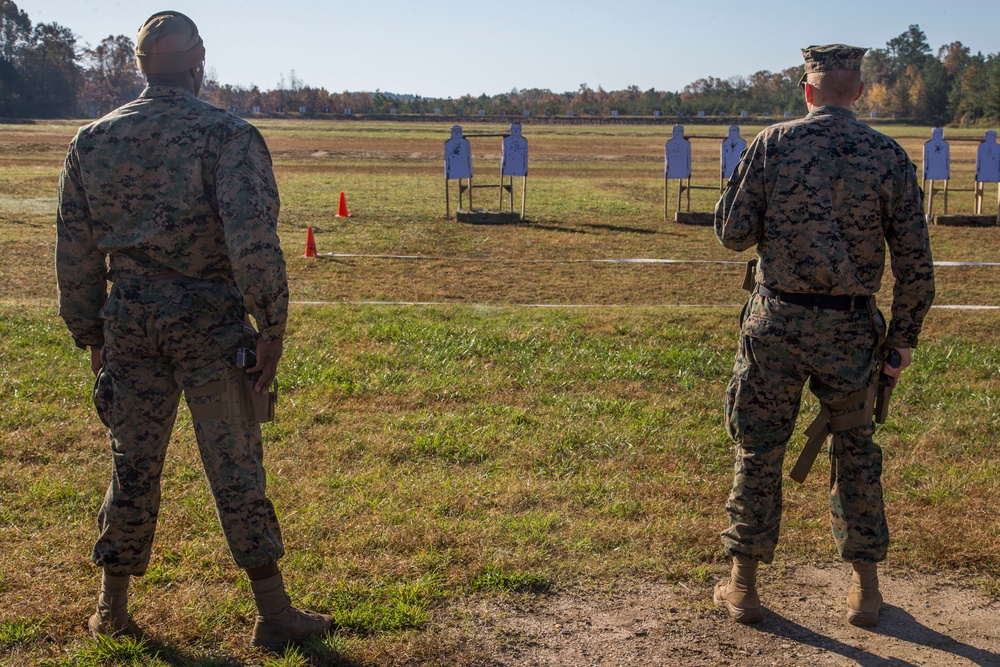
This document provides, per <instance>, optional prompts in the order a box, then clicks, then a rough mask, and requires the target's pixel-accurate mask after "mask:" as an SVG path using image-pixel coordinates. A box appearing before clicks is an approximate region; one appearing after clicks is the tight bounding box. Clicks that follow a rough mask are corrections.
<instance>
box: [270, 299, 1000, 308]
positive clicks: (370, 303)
mask: <svg viewBox="0 0 1000 667" xmlns="http://www.w3.org/2000/svg"><path fill="white" fill-rule="evenodd" d="M289 303H290V304H291V305H293V306H466V307H469V306H473V307H476V308H484V307H485V308H581V309H584V308H726V309H735V308H742V307H743V304H742V303H737V304H727V303H658V304H634V303H482V302H480V301H475V302H469V301H291V302H289ZM931 308H939V309H941V310H1000V306H976V305H941V306H938V305H932V306H931Z"/></svg>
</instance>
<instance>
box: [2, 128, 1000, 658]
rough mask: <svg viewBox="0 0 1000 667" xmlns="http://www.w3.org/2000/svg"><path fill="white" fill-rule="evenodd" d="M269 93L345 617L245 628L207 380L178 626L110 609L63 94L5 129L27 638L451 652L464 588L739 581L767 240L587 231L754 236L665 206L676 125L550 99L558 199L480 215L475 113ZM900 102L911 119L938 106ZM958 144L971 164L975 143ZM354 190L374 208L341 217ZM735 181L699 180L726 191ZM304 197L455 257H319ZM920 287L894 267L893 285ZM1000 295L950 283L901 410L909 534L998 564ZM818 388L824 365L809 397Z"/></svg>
mask: <svg viewBox="0 0 1000 667" xmlns="http://www.w3.org/2000/svg"><path fill="white" fill-rule="evenodd" d="M261 125H262V127H263V129H264V132H265V134H266V135H267V136H268V139H269V141H270V142H271V145H272V149H273V153H274V155H275V161H276V165H277V172H278V178H279V181H280V185H281V190H282V200H283V209H282V218H281V221H280V225H279V229H280V232H281V235H282V238H283V242H284V245H285V250H286V255H287V257H288V265H289V274H290V279H291V285H292V296H293V300H295V301H297V302H302V301H322V302H326V305H302V304H299V305H293V307H292V309H291V313H290V321H289V330H288V339H287V343H286V348H285V350H286V351H285V356H284V357H283V360H282V366H281V370H280V381H281V386H282V389H281V399H280V404H279V417H278V420H277V421H275V422H273V423H271V424H268V425H266V426H265V429H264V432H265V441H266V452H267V453H266V465H267V468H268V490H269V495H270V497H271V498H272V499H273V500H274V502H275V505H276V508H277V511H278V513H279V516H280V519H281V522H282V528H283V532H284V536H285V541H286V547H287V550H288V555H287V557H286V558H285V559H284V561H283V562H282V565H283V569H284V572H285V577H286V581H287V583H288V587H289V591H290V593H291V595H292V597H293V599H294V600H295V602H296V603H300V604H303V605H307V606H312V607H314V608H315V609H317V610H320V611H323V612H326V613H330V614H332V615H333V616H334V617H335V618H336V631H335V632H334V633H333V634H331V635H330V636H328V637H326V638H325V639H323V640H317V641H316V642H313V643H310V644H309V645H307V646H304V647H301V648H300V649H296V650H290V651H286V652H284V653H282V654H279V655H270V654H264V653H263V652H258V651H254V650H252V649H250V648H248V647H247V645H246V643H247V638H248V637H249V633H250V631H251V627H252V621H253V605H252V602H251V601H250V594H249V587H248V584H247V583H246V580H245V577H244V576H243V575H242V573H240V572H239V571H238V570H236V568H235V566H234V565H233V564H232V561H231V558H230V556H229V554H228V551H227V549H226V545H225V543H224V541H223V539H222V536H221V533H220V530H219V527H218V522H217V519H216V517H215V512H214V508H213V507H212V501H211V494H210V492H209V489H208V485H207V482H206V481H205V479H204V474H203V472H202V469H201V463H200V460H199V456H198V452H197V447H196V445H195V442H194V435H193V430H192V426H191V422H190V418H189V415H188V413H187V411H186V409H185V408H181V410H180V413H179V418H178V422H177V426H176V429H175V434H174V438H173V441H172V443H171V449H170V452H169V454H168V460H167V463H166V467H165V470H164V474H163V485H162V487H163V488H162V492H163V503H162V507H161V515H160V519H159V523H158V531H157V540H156V543H155V545H154V553H153V559H152V562H151V563H150V568H149V571H148V573H147V575H146V576H145V577H144V578H142V579H141V580H139V581H138V582H137V583H136V585H135V586H134V587H133V595H132V609H133V613H134V614H135V617H136V620H137V621H138V622H139V624H140V625H141V626H143V627H144V628H145V629H146V630H147V631H148V632H149V634H150V637H149V640H148V642H147V643H145V644H141V645H140V644H136V643H131V644H129V643H128V642H115V643H96V644H95V643H94V642H92V641H91V640H89V639H88V638H87V637H86V636H85V632H84V630H83V627H82V624H83V621H84V619H86V617H87V616H88V615H89V614H90V613H92V611H93V604H94V598H95V595H96V591H97V586H98V575H97V573H96V572H95V571H94V569H93V568H92V567H91V566H90V564H89V562H88V560H87V558H88V554H89V549H90V547H91V545H92V542H93V539H94V537H95V529H94V516H95V514H96V511H97V508H98V507H99V505H100V502H101V499H102V497H103V494H104V490H105V488H106V486H107V483H108V478H107V475H108V457H109V453H108V440H107V435H106V433H105V432H104V429H103V428H102V427H101V425H100V423H99V421H98V420H97V418H96V415H95V414H94V412H93V408H92V406H91V404H90V391H91V386H92V377H91V375H90V371H89V364H88V363H87V360H86V358H85V355H84V354H83V353H81V352H80V351H78V350H76V349H75V348H74V347H73V345H72V343H71V341H70V339H69V335H68V333H66V331H65V329H64V327H63V325H62V322H61V321H60V319H59V318H58V315H57V311H56V303H55V295H56V290H55V285H54V280H53V275H52V253H53V243H54V232H53V216H52V211H51V209H50V208H49V206H50V205H51V204H52V203H54V199H53V197H54V187H55V178H56V177H57V174H58V170H59V165H60V163H61V160H62V154H63V152H64V150H65V143H66V142H68V140H69V138H70V136H71V135H72V132H73V130H74V125H73V124H72V123H52V124H39V125H37V126H18V127H17V129H16V130H9V131H8V130H4V131H5V132H8V133H11V134H12V135H13V138H11V139H10V140H9V141H8V142H7V143H3V142H0V248H2V249H3V251H4V259H3V260H2V261H0V360H2V361H0V398H2V400H3V405H4V409H3V410H2V411H0V526H2V529H0V553H3V554H4V569H3V571H2V573H0V663H2V664H4V665H7V664H10V665H12V666H17V667H20V666H22V665H37V664H48V665H53V666H54V665H58V666H60V667H62V666H67V667H69V666H71V665H92V664H93V665H96V664H135V665H160V664H171V665H175V664H176V665H198V666H206V667H207V666H208V665H226V666H227V667H228V666H230V665H236V664H250V665H306V664H309V665H326V664H331V665H332V664H353V665H387V664H395V665H404V664H405V665H410V664H442V663H443V661H446V660H447V659H448V658H449V656H451V655H453V652H455V651H459V649H460V647H457V646H454V645H451V644H448V643H447V642H444V643H441V642H440V636H439V635H438V634H436V633H435V628H437V627H440V623H441V622H442V621H441V619H440V615H441V614H447V613H448V609H450V605H452V604H461V603H463V602H466V601H471V600H477V599H491V598H495V597H502V596H509V595H524V596H531V595H538V594H545V593H548V592H553V591H558V590H560V589H561V588H566V587H576V588H586V587H588V586H599V585H601V584H602V582H607V581H609V580H616V581H635V580H646V579H650V578H659V579H665V580H667V581H676V582H680V583H684V584H685V585H688V586H694V587H706V586H708V585H710V583H711V581H712V579H713V577H714V574H715V573H717V572H718V571H719V565H718V564H719V563H720V561H721V560H722V553H721V548H720V543H719V539H718V533H719V532H720V531H721V530H722V529H723V528H724V526H725V521H726V518H725V512H724V510H723V506H724V501H725V497H726V494H727V493H728V488H729V484H730V483H731V478H732V450H731V445H730V443H729V441H728V438H727V437H726V435H725V431H724V428H723V425H722V403H723V398H724V392H725V385H726V382H727V381H728V378H729V374H730V371H731V368H732V363H733V357H734V354H735V343H736V334H737V319H738V314H739V305H740V303H741V301H742V300H743V298H744V293H743V292H742V291H741V290H740V289H739V282H740V278H741V276H742V268H741V267H740V266H739V265H738V264H735V263H734V264H708V265H704V264H679V265H672V264H600V263H593V262H584V261H580V260H592V259H600V258H608V257H656V258H672V259H699V260H732V261H734V262H737V261H739V260H740V258H741V256H740V255H734V254H732V253H729V252H728V251H726V250H725V249H723V248H722V247H721V246H720V245H719V244H718V242H717V241H716V240H715V238H714V235H713V234H712V231H711V230H710V229H708V228H703V227H689V226H684V225H676V224H673V223H664V222H663V221H662V215H663V202H662V187H663V183H662V149H663V141H665V139H666V138H667V137H666V135H667V134H668V132H667V131H666V129H665V128H653V127H639V128H635V127H629V126H617V127H615V126H608V127H603V126H602V127H586V126H582V127H569V126H551V127H549V126H535V125H531V126H526V129H525V135H526V136H527V137H528V139H529V142H531V147H532V160H533V162H532V175H531V178H530V180H529V185H528V187H529V190H528V192H529V196H528V210H529V217H530V219H531V222H530V223H526V224H520V225H502V226H480V225H466V224H459V223H456V222H454V221H446V220H444V219H443V215H444V203H443V201H442V200H443V194H444V193H443V192H442V189H443V183H442V180H443V179H442V178H441V169H440V167H441V165H440V151H441V146H442V142H443V140H444V138H446V137H447V127H446V126H441V125H435V124H421V123H398V124H396V123H387V124H384V125H378V124H371V123H369V124H360V123H338V122H306V121H295V122H288V121H275V120H267V121H263V122H262V123H261ZM891 131H893V132H897V131H898V132H900V133H901V134H900V136H904V137H909V138H907V139H905V140H904V142H905V143H906V145H907V146H908V147H911V148H912V147H917V148H919V146H921V145H922V142H923V141H924V140H926V139H925V138H924V137H925V135H926V136H929V128H916V129H914V128H891ZM692 132H694V133H696V134H699V135H700V134H705V135H706V136H708V137H709V138H706V139H696V140H694V141H695V147H696V150H699V151H700V152H701V155H702V157H701V159H700V161H696V169H697V170H698V173H699V174H700V176H699V178H701V179H702V181H703V182H707V183H710V182H712V179H713V178H715V176H713V173H712V171H713V169H714V167H713V166H712V159H713V158H712V156H714V155H715V154H716V151H717V138H716V135H715V134H712V133H716V132H717V133H718V135H717V136H718V137H722V136H724V133H725V128H724V127H723V126H719V127H714V126H713V127H705V128H701V127H695V126H692ZM748 132H749V131H747V132H745V133H744V134H748ZM949 132H950V130H949ZM366 150H367V153H366V152H364V151H366ZM477 150H478V151H479V152H478V153H477V160H483V161H484V163H486V162H489V160H491V159H493V157H490V156H488V155H486V153H487V152H489V151H492V150H494V148H490V147H488V146H487V147H485V148H483V149H477ZM594 156H597V157H594ZM494 157H495V156H494ZM953 158H955V159H956V165H957V167H956V168H957V169H959V170H968V169H970V167H969V164H968V161H967V159H966V158H967V156H964V154H963V153H962V151H957V150H956V151H955V152H954V153H953ZM963 173H964V172H963ZM341 190H344V191H345V192H346V193H347V197H348V204H349V207H350V208H351V212H352V214H353V217H352V218H349V219H346V220H345V219H337V218H334V217H333V214H334V213H335V211H336V205H337V197H338V195H339V192H340V191H341ZM713 197H714V194H713V193H712V192H710V191H697V193H696V196H695V203H696V208H698V209H701V210H709V209H710V208H711V205H712V203H713ZM960 203H961V202H958V203H956V206H958V205H959V204H960ZM961 205H963V206H964V205H965V204H961ZM306 225H312V226H314V229H315V231H316V237H317V243H318V244H319V246H320V252H337V253H353V254H363V255H374V254H404V255H422V256H426V257H434V258H437V259H427V260H389V259H376V258H321V259H319V260H306V259H303V258H301V257H300V256H299V255H300V254H301V250H302V246H303V244H304V229H305V226H306ZM998 237H1000V228H981V229H971V228H957V227H938V228H934V229H932V243H933V246H934V251H935V258H936V259H938V260H954V261H994V262H995V261H998V259H1000V250H998V248H1000V244H998V241H1000V238H998ZM456 258H461V261H458V260H457V259H456ZM536 260H545V261H542V262H540V261H536ZM550 260H557V261H550ZM890 288H891V276H889V275H887V281H886V285H885V287H884V292H883V294H882V295H880V300H881V301H882V302H883V305H885V303H886V300H887V299H888V298H889V297H888V296H887V293H886V291H885V290H889V289H890ZM938 288H939V289H938V293H939V303H967V304H988V305H998V304H1000V272H998V271H997V270H996V269H995V268H967V267H954V268H951V267H947V268H941V269H940V270H939V272H938ZM362 301H424V302H433V303H437V304H440V305H431V306H373V305H361V303H360V302H362ZM518 304H562V305H573V304H586V305H588V306H590V307H587V308H568V307H567V308H561V307H521V306H519V305H518ZM677 304H693V305H689V306H688V307H678V306H677ZM998 324H1000V313H998V312H997V311H951V310H934V311H932V312H931V314H930V315H929V316H928V319H927V323H926V327H925V331H924V334H923V336H922V340H921V344H920V346H919V348H917V350H916V351H915V357H914V359H915V364H914V366H913V367H912V369H910V370H909V371H907V374H906V375H905V378H904V381H903V382H902V383H901V385H900V387H899V389H898V390H897V392H896V393H895V394H894V396H893V404H892V407H891V416H890V421H889V423H888V424H886V425H885V426H883V427H881V428H880V430H879V433H878V436H877V438H878V440H879V442H880V443H881V444H882V445H883V446H884V449H885V487H886V493H887V501H888V508H889V521H890V528H891V530H892V534H893V544H892V553H891V556H890V559H891V561H892V562H893V563H895V564H897V565H900V566H905V567H910V568H913V569H915V570H918V571H920V570H927V571H935V572H947V573H949V574H951V575H954V576H956V577H962V578H965V579H966V580H967V581H970V582H975V583H977V584H978V585H979V586H980V587H981V588H982V589H983V590H984V591H986V592H988V593H989V594H991V595H996V594H997V589H996V586H995V583H991V582H995V580H996V577H997V576H998V575H1000V555H998V554H997V552H996V549H995V548H993V545H995V544H996V543H997V540H998V538H1000V534H998V533H1000V524H998V522H997V521H996V518H995V516H994V515H995V514H996V513H995V512H990V511H989V508H992V507H995V505H996V502H995V498H996V497H997V496H998V494H1000V488H998V484H1000V482H998V481H997V480H998V479H1000V475H998V473H1000V469H998V468H1000V464H997V463H996V462H995V459H996V457H995V456H994V450H995V443H996V436H995V433H994V429H995V424H996V423H998V422H1000V419H998V415H997V412H998V408H997V406H998V404H1000V380H998V378H1000V336H998V334H997V331H998ZM816 409H817V405H816V403H815V401H814V400H813V399H812V398H810V397H807V398H806V400H805V404H804V407H803V419H802V421H803V422H807V421H808V418H809V417H810V416H811V415H812V414H814V413H815V411H816ZM803 427H804V423H803V424H800V426H799V428H798V429H797V431H796V435H795V437H794V438H793V441H792V444H791V446H790V449H789V458H792V457H794V456H795V455H796V454H797V451H798V449H799V447H800V446H801V443H802V441H803V438H802V435H801V430H802V428H803ZM820 459H821V460H820V461H819V462H818V463H817V466H816V469H815V470H814V471H813V472H812V473H811V475H810V478H809V481H808V482H807V483H806V484H805V485H804V486H801V487H800V486H798V485H795V484H792V483H788V484H787V485H786V487H785V499H786V521H785V525H784V526H783V533H782V542H781V546H780V551H781V553H780V554H779V558H780V559H782V560H783V561H785V562H795V561H799V562H802V561H807V562H808V561H816V562H829V561H832V560H834V559H835V554H834V549H833V545H832V541H831V539H830V537H829V523H828V519H827V516H828V509H827V506H826V504H827V498H826V492H825V489H824V486H825V484H824V480H825V478H826V475H827V471H826V466H827V465H828V464H827V463H826V462H825V460H823V459H824V457H820Z"/></svg>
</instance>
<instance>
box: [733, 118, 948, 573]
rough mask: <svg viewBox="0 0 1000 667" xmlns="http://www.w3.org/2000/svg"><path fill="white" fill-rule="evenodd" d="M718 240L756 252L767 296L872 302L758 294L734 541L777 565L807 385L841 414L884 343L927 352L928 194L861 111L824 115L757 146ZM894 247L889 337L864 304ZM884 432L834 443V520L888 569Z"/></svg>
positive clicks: (736, 184)
mask: <svg viewBox="0 0 1000 667" xmlns="http://www.w3.org/2000/svg"><path fill="white" fill-rule="evenodd" d="M715 231H716V235H717V236H718V237H719V240H720V241H721V242H722V244H723V245H724V246H725V247H727V248H730V249H732V250H737V251H742V250H746V249H748V248H751V247H753V246H757V254H758V262H759V263H758V266H757V270H756V283H757V285H758V286H763V288H764V289H767V288H770V289H771V290H775V291H780V292H782V293H795V294H797V295H801V294H807V295H846V296H848V297H850V296H858V297H862V298H861V299H859V300H858V302H859V303H860V304H861V306H860V307H855V308H853V309H852V308H847V309H844V310H837V309H829V308H824V307H809V306H803V305H796V304H794V303H789V302H788V301H786V300H782V299H780V298H772V297H766V296H763V295H762V294H759V293H756V292H755V293H754V294H753V295H752V296H751V298H750V300H749V302H748V303H747V305H746V306H745V307H744V311H743V316H742V321H741V338H740V346H739V352H738V354H737V358H736V364H735V366H734V369H733V378H732V380H731V381H730V383H729V387H728V391H727V403H726V426H727V430H728V432H729V435H730V436H731V437H732V438H733V440H734V441H735V442H736V466H735V479H734V482H733V488H732V492H731V494H730V496H729V500H728V502H727V506H726V509H727V512H728V514H729V518H730V526H729V528H728V529H727V530H726V531H725V532H724V533H723V534H722V538H723V544H724V546H725V548H726V550H727V552H728V553H729V554H730V555H731V556H742V557H746V558H751V559H753V560H756V561H763V562H771V560H772V558H773V556H774V549H775V546H776V545H777V541H778V531H779V525H780V522H781V467H782V460H783V458H784V453H785V447H786V445H787V443H788V440H789V438H790V437H791V435H792V431H793V429H794V426H795V420H796V417H797V416H798V411H799V402H800V399H801V394H802V390H803V388H804V386H805V382H806V380H807V379H808V380H809V388H810V391H812V392H813V394H815V395H816V396H817V397H818V398H819V399H820V400H821V401H823V402H825V403H827V404H830V403H834V404H835V403H837V402H838V401H841V400H843V399H844V398H845V397H846V396H847V395H848V394H851V393H852V392H855V391H858V390H861V389H864V388H865V387H867V386H868V385H869V384H870V383H871V382H872V381H873V379H874V378H875V375H876V373H878V371H879V369H880V366H881V360H880V358H879V347H880V344H881V343H883V342H885V343H886V344H887V345H888V346H892V347H899V348H907V347H914V346H916V344H917V336H918V334H919V332H920V328H921V325H922V322H923V318H924V315H925V314H926V313H927V310H928V308H930V305H931V301H932V299H933V296H934V272H933V263H932V261H931V252H930V244H929V240H928V233H927V226H926V222H925V220H924V214H923V194H922V193H921V191H920V187H919V184H918V181H917V177H916V172H915V170H914V167H913V165H912V164H911V163H910V161H909V159H908V158H907V156H906V153H905V152H904V151H903V149H902V148H901V147H900V146H899V145H898V144H897V143H896V142H895V141H893V140H892V139H890V138H889V137H886V136H885V135H882V134H880V133H879V132H876V131H874V130H873V129H871V128H870V127H868V126H867V125H865V124H863V123H861V122H859V121H858V120H857V119H856V117H855V115H854V114H853V112H851V111H850V110H848V109H844V108H841V107H834V106H825V107H819V108H816V109H814V110H813V111H812V112H811V113H809V114H808V115H807V116H806V117H805V118H803V119H800V120H795V121H790V122H786V123H780V124H778V125H774V126H771V127H769V128H767V129H765V130H764V131H762V132H761V133H760V134H759V135H758V136H757V137H756V139H755V140H754V141H753V143H752V144H751V145H750V147H749V148H748V149H747V151H746V153H745V154H744V156H743V158H742V159H741V161H740V164H739V166H738V167H737V169H736V172H735V173H734V175H733V178H732V180H731V181H730V183H729V186H728V187H727V189H726V191H725V192H724V194H723V196H722V198H721V200H720V201H719V204H718V206H717V208H716V213H715ZM886 244H888V246H889V250H890V253H891V257H892V271H893V274H894V276H895V279H896V282H895V287H894V291H893V301H892V319H891V323H890V324H889V326H888V331H886V330H885V325H884V320H882V316H881V313H879V312H877V311H876V310H875V309H874V307H873V306H872V307H869V308H866V307H864V304H865V303H867V302H868V300H866V299H864V298H863V297H866V296H868V295H873V294H875V293H876V292H877V291H878V289H879V286H880V284H881V280H882V274H883V271H884V269H885V246H886ZM758 289H761V287H758ZM842 412H843V411H841V413H842ZM836 414H837V411H834V415H836ZM874 430H875V429H874V425H872V424H870V423H869V424H867V425H864V426H860V427H856V428H852V429H849V430H847V431H843V432H841V433H840V434H838V437H834V438H833V444H832V445H831V450H830V461H831V473H830V511H831V515H832V525H833V533H834V538H835V540H836V543H837V547H838V549H839V552H840V555H841V557H842V558H844V559H845V560H860V561H868V562H877V561H880V560H882V559H884V558H885V554H886V550H887V547H888V541H889V535H888V528H887V526H886V520H885V512H884V509H883V503H882V487H881V472H882V452H881V449H880V448H879V447H878V446H877V445H876V444H875V443H874V442H873V441H872V435H873V433H874Z"/></svg>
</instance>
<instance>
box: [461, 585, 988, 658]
mask: <svg viewBox="0 0 1000 667" xmlns="http://www.w3.org/2000/svg"><path fill="white" fill-rule="evenodd" d="M767 569H769V570H771V571H770V572H766V571H764V570H762V577H761V583H760V592H761V597H762V599H763V600H764V604H765V606H766V607H767V611H766V612H765V616H764V620H763V621H762V622H761V623H760V624H758V625H757V626H753V627H745V626H740V625H738V624H735V623H732V622H731V621H730V620H729V618H728V616H726V615H725V614H724V613H723V612H721V611H719V610H716V609H714V608H713V607H712V606H711V599H710V598H711V590H710V588H709V586H708V585H705V586H703V587H701V586H700V587H698V588H697V589H685V588H683V587H680V586H676V585H668V584H662V583H651V584H646V585H641V586H636V587H632V588H627V589H623V590H616V591H612V592H605V593H587V594H582V593H580V592H576V591H563V592H559V593H555V594H551V595H541V596H532V597H530V598H518V599H517V600H511V601H508V602H499V603H498V602H490V603H481V604H477V605H474V606H472V607H467V608H465V609H462V610H451V612H454V615H452V613H448V614H447V615H448V616H451V617H452V618H460V619H462V620H459V621H457V622H456V624H455V625H453V626H452V627H451V632H454V633H456V634H459V635H461V636H462V637H463V638H464V642H463V643H466V646H469V645H470V644H471V645H473V646H475V647H476V649H478V650H476V651H475V653H477V654H478V656H477V657H479V659H480V660H482V661H483V662H484V663H486V664H493V665H498V666H499V665H504V666H509V667H515V666H516V667H527V666H532V665H573V666H583V665H619V666H636V667H638V666H642V667H647V666H654V665H685V666H691V667H698V666H701V665H741V666H742V665H746V666H748V667H756V666H758V665H760V666H763V665H861V666H862V667H883V666H884V667H907V666H910V665H914V666H915V665H921V666H937V665H940V666H942V667H943V666H949V667H951V666H961V665H991V666H1000V602H998V601H995V600H992V599H990V598H989V597H988V596H985V595H983V594H982V593H980V592H979V591H978V590H976V589H974V588H971V587H968V586H961V585H958V584H955V583H953V582H950V581H948V580H947V579H945V578H942V577H933V576H923V575H921V576H911V575H909V574H907V573H906V572H900V571H895V572H893V571H888V572H882V573H881V580H882V586H881V587H882V592H883V595H884V597H885V599H886V603H887V604H886V606H884V607H883V610H882V620H881V622H880V624H879V625H878V626H877V627H876V628H874V629H871V630H864V629H860V628H855V627H852V626H850V625H848V624H847V623H846V622H845V621H844V616H845V614H846V601H845V600H846V594H847V583H848V577H849V572H848V570H847V568H846V567H845V568H819V567H814V566H799V567H794V568H788V569H785V570H784V571H781V572H779V571H776V570H775V569H774V568H767ZM449 634H450V633H449ZM480 660H477V661H476V662H479V661H480Z"/></svg>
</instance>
